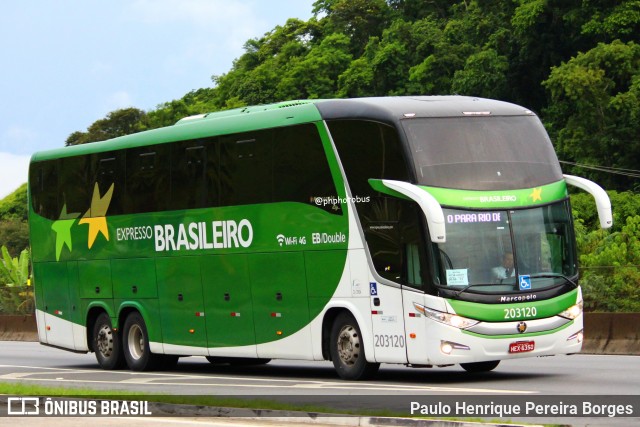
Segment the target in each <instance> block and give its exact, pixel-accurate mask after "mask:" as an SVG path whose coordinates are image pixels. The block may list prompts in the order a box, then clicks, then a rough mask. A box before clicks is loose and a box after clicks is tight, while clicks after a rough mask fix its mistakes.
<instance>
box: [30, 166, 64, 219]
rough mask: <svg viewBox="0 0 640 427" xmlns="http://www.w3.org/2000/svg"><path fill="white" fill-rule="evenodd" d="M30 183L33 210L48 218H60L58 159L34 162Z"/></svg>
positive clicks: (31, 168) (31, 167)
mask: <svg viewBox="0 0 640 427" xmlns="http://www.w3.org/2000/svg"><path fill="white" fill-rule="evenodd" d="M29 185H30V193H31V205H32V207H33V211H34V212H35V213H37V214H38V215H41V216H43V217H45V218H48V219H58V217H59V216H60V209H61V208H62V205H60V208H58V161H56V160H49V161H44V162H37V163H32V164H31V166H30V167H29Z"/></svg>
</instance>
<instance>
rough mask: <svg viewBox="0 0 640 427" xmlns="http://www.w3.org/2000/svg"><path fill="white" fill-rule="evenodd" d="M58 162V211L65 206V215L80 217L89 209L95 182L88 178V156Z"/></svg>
mask: <svg viewBox="0 0 640 427" xmlns="http://www.w3.org/2000/svg"><path fill="white" fill-rule="evenodd" d="M58 162H60V180H59V183H58V189H59V199H60V209H62V206H63V205H66V206H67V214H80V216H82V215H84V214H85V213H86V212H87V211H88V210H89V208H90V207H91V197H92V196H93V188H94V185H95V182H94V181H93V180H91V178H90V176H91V173H90V170H91V167H90V165H89V156H76V157H65V158H63V159H60V160H58ZM105 191H106V190H105ZM101 195H102V193H101ZM58 213H60V212H58Z"/></svg>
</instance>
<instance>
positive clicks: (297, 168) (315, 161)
mask: <svg viewBox="0 0 640 427" xmlns="http://www.w3.org/2000/svg"><path fill="white" fill-rule="evenodd" d="M274 153H275V154H274V163H273V181H274V184H273V201H274V202H281V201H292V202H300V203H306V204H309V203H310V204H312V205H313V206H316V207H319V208H322V209H325V210H326V211H327V212H330V213H334V214H342V208H341V204H340V203H339V201H338V197H337V193H336V190H335V185H334V183H333V178H332V176H331V170H330V169H329V163H328V162H327V156H326V154H325V152H324V148H323V146H322V140H321V139H320V135H319V134H318V129H317V128H316V126H315V125H313V124H305V125H299V126H291V127H284V128H279V129H276V130H275V141H274ZM292 177H295V179H292ZM317 199H320V200H327V201H334V203H324V202H323V203H321V204H319V203H317V202H316V200H317Z"/></svg>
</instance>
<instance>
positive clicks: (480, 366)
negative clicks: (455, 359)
mask: <svg viewBox="0 0 640 427" xmlns="http://www.w3.org/2000/svg"><path fill="white" fill-rule="evenodd" d="M499 363H500V361H499V360H490V361H488V362H474V363H461V364H460V366H462V369H464V370H465V371H467V372H472V373H475V372H489V371H493V370H494V369H495V368H496V367H497V366H498V364H499Z"/></svg>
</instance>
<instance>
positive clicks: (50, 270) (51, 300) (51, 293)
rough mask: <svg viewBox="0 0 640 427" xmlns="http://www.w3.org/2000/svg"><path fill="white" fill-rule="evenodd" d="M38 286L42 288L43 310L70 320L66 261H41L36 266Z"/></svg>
mask: <svg viewBox="0 0 640 427" xmlns="http://www.w3.org/2000/svg"><path fill="white" fill-rule="evenodd" d="M37 273H39V274H40V277H39V278H38V286H40V287H41V288H42V300H43V303H44V311H45V312H46V313H49V314H52V315H54V316H56V317H59V318H61V319H65V320H70V317H71V304H70V301H69V281H68V279H67V263H66V262H63V263H54V262H43V263H41V264H40V265H39V266H38V270H37Z"/></svg>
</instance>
